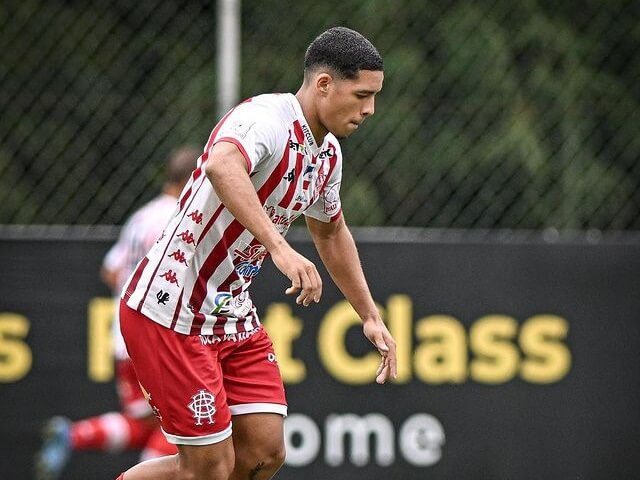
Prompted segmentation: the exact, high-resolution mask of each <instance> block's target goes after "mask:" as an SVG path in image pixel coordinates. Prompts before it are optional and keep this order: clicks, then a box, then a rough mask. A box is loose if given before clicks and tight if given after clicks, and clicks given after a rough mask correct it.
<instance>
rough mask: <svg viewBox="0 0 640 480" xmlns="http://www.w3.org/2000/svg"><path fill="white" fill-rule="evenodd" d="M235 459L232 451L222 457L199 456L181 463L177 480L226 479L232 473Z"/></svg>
mask: <svg viewBox="0 0 640 480" xmlns="http://www.w3.org/2000/svg"><path fill="white" fill-rule="evenodd" d="M234 464H235V457H234V455H233V450H231V451H230V452H227V453H225V454H224V455H216V456H208V457H204V456H200V457H198V458H195V459H193V458H192V459H190V461H189V462H185V461H181V462H180V468H179V474H178V476H177V479H178V480H220V479H224V478H228V477H229V475H231V472H232V471H233V467H234Z"/></svg>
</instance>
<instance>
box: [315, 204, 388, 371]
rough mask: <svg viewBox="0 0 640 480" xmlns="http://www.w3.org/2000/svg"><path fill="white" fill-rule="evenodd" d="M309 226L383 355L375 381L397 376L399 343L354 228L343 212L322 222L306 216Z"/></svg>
mask: <svg viewBox="0 0 640 480" xmlns="http://www.w3.org/2000/svg"><path fill="white" fill-rule="evenodd" d="M306 221H307V227H308V228H309V231H310V232H311V237H312V238H313V243H314V244H315V246H316V249H317V250H318V253H319V255H320V259H321V260H322V263H324V265H325V267H326V268H327V271H328V272H329V274H330V275H331V278H332V279H333V281H334V282H335V284H336V285H337V286H338V288H339V289H340V291H341V292H342V293H343V294H344V296H345V298H346V299H347V300H348V301H349V303H350V304H351V305H352V306H353V308H354V309H355V311H356V312H357V313H358V315H359V316H360V318H361V319H362V328H363V331H364V334H365V336H366V337H367V338H368V339H369V341H371V343H373V344H374V345H375V347H376V348H377V349H378V352H379V353H380V355H381V356H382V361H381V363H380V367H379V368H378V371H377V373H376V375H377V377H376V382H378V383H384V382H385V381H386V380H387V379H389V378H395V377H396V373H397V369H396V343H395V341H394V340H393V337H392V336H391V334H390V333H389V330H387V327H386V326H385V324H384V323H383V321H382V318H380V313H379V312H378V309H377V308H376V306H375V303H374V301H373V298H372V296H371V292H370V291H369V286H368V285H367V281H366V279H365V276H364V273H363V271H362V266H361V265H360V258H359V256H358V250H357V248H356V244H355V242H354V240H353V237H352V236H351V232H350V231H349V228H348V227H347V224H346V223H345V221H344V217H343V216H342V215H341V216H340V217H339V218H338V219H337V220H335V221H332V222H322V221H320V220H317V219H315V218H312V217H310V216H306Z"/></svg>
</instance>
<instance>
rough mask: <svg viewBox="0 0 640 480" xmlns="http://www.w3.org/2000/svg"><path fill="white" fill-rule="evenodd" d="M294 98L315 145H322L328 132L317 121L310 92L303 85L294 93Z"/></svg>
mask: <svg viewBox="0 0 640 480" xmlns="http://www.w3.org/2000/svg"><path fill="white" fill-rule="evenodd" d="M296 98H297V99H298V103H300V107H301V108H302V114H303V115H304V118H305V120H306V121H307V124H308V125H309V128H310V129H311V133H312V134H313V138H314V140H315V141H316V145H322V142H323V141H324V137H325V135H326V134H327V133H329V131H328V130H327V129H326V128H324V126H323V125H322V123H320V120H318V115H317V112H316V109H315V104H314V102H313V98H312V96H311V94H310V92H309V91H308V90H307V89H305V88H304V85H303V86H301V87H300V89H299V90H298V91H297V92H296Z"/></svg>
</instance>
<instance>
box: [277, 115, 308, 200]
mask: <svg viewBox="0 0 640 480" xmlns="http://www.w3.org/2000/svg"><path fill="white" fill-rule="evenodd" d="M293 131H294V132H295V135H296V140H297V141H298V143H299V144H304V133H303V132H302V127H301V126H300V122H299V121H297V120H296V121H295V122H293ZM289 137H291V134H289ZM287 150H289V145H287ZM303 159H304V155H303V154H302V153H298V154H297V155H296V170H295V175H294V178H293V180H292V181H291V183H289V188H288V189H287V193H285V195H284V197H282V200H281V201H280V203H279V204H278V205H279V206H280V207H282V208H288V207H289V205H290V204H291V200H292V199H293V195H294V194H295V193H296V187H297V185H298V177H299V176H300V173H301V172H302V160H303Z"/></svg>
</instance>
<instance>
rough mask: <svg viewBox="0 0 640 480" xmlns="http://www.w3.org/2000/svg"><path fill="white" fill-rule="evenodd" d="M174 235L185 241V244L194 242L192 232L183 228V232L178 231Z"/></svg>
mask: <svg viewBox="0 0 640 480" xmlns="http://www.w3.org/2000/svg"><path fill="white" fill-rule="evenodd" d="M176 237H180V238H181V239H182V241H183V242H184V243H186V244H187V245H190V244H194V245H195V243H196V240H195V238H194V237H193V233H191V232H190V231H189V230H185V231H184V232H180V233H179V234H177V235H176Z"/></svg>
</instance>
